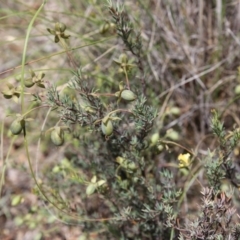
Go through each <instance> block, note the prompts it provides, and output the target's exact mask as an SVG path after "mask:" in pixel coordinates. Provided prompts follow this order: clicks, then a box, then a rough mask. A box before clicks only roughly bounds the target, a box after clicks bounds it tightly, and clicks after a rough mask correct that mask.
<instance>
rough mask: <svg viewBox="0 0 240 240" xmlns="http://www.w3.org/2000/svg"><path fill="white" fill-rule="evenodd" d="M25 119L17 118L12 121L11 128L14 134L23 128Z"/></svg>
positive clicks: (17, 133)
mask: <svg viewBox="0 0 240 240" xmlns="http://www.w3.org/2000/svg"><path fill="white" fill-rule="evenodd" d="M24 123H25V121H24V120H23V119H16V120H14V121H13V122H12V124H11V126H10V130H11V132H12V134H13V135H19V134H20V133H21V131H22V130H23V127H24Z"/></svg>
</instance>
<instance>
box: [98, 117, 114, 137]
mask: <svg viewBox="0 0 240 240" xmlns="http://www.w3.org/2000/svg"><path fill="white" fill-rule="evenodd" d="M101 129H102V133H103V134H104V135H106V136H110V135H111V134H112V132H113V125H112V121H111V120H110V119H107V120H106V121H102V124H101Z"/></svg>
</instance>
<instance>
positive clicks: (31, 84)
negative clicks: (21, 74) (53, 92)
mask: <svg viewBox="0 0 240 240" xmlns="http://www.w3.org/2000/svg"><path fill="white" fill-rule="evenodd" d="M24 85H25V87H27V88H30V87H32V86H33V85H34V82H33V81H32V79H31V78H29V79H26V80H25V81H24Z"/></svg>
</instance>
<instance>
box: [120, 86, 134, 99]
mask: <svg viewBox="0 0 240 240" xmlns="http://www.w3.org/2000/svg"><path fill="white" fill-rule="evenodd" d="M121 98H122V99H124V100H126V101H133V100H135V99H136V98H137V96H136V95H135V94H134V93H133V92H132V91H131V90H128V89H125V90H123V91H122V93H121Z"/></svg>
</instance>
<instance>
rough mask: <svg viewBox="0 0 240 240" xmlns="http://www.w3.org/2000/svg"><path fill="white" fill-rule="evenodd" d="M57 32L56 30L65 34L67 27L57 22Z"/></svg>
mask: <svg viewBox="0 0 240 240" xmlns="http://www.w3.org/2000/svg"><path fill="white" fill-rule="evenodd" d="M55 30H56V31H60V32H64V31H65V30H66V25H65V24H63V23H59V22H57V23H56V24H55Z"/></svg>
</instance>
